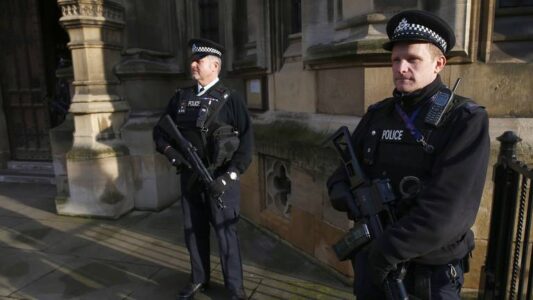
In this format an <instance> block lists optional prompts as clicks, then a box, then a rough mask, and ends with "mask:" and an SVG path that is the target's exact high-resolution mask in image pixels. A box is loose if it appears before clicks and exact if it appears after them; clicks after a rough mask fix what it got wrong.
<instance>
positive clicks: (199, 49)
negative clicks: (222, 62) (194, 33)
mask: <svg viewBox="0 0 533 300" xmlns="http://www.w3.org/2000/svg"><path fill="white" fill-rule="evenodd" d="M198 52H201V53H213V54H216V55H218V56H222V52H220V51H218V50H217V49H215V48H211V47H193V48H192V53H193V54H195V53H198Z"/></svg>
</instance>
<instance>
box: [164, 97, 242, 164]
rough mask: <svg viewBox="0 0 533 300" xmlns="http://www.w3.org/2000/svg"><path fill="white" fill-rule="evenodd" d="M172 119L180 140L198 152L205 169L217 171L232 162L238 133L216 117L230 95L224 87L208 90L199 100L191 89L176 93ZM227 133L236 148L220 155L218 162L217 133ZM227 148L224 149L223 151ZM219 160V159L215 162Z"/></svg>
mask: <svg viewBox="0 0 533 300" xmlns="http://www.w3.org/2000/svg"><path fill="white" fill-rule="evenodd" d="M175 97H176V103H177V107H176V108H175V111H174V115H173V116H172V118H173V119H174V122H175V123H176V125H177V126H178V128H179V129H180V131H181V133H182V134H183V136H184V137H185V138H186V139H187V140H188V141H189V142H191V143H192V144H193V146H194V147H195V148H196V149H197V151H198V155H199V156H200V157H201V158H202V159H203V160H204V163H206V165H208V166H212V165H214V166H215V167H219V166H220V165H221V164H222V163H223V162H221V161H225V160H228V159H229V158H231V155H232V154H233V152H234V151H235V150H236V149H237V146H238V138H237V132H236V131H234V130H233V127H232V126H231V125H228V124H225V123H222V122H220V121H218V120H217V118H216V116H217V114H218V112H219V111H220V109H221V108H222V106H223V105H224V104H225V103H226V101H227V99H228V97H229V91H228V90H227V89H226V88H224V87H214V88H211V89H210V90H209V91H208V92H207V93H205V94H204V95H202V96H196V94H195V93H194V89H193V88H189V89H184V90H178V92H177V93H176V96H175ZM221 131H224V132H226V131H229V132H230V133H231V135H232V136H233V137H234V138H235V139H236V140H237V145H236V146H235V147H233V148H231V147H230V148H231V149H228V150H229V152H231V153H223V155H222V156H224V157H223V158H219V157H220V156H221V154H220V153H219V152H220V151H218V150H219V148H220V145H219V143H220V135H221V134H220V132H221ZM226 148H227V147H226ZM217 158H218V159H217Z"/></svg>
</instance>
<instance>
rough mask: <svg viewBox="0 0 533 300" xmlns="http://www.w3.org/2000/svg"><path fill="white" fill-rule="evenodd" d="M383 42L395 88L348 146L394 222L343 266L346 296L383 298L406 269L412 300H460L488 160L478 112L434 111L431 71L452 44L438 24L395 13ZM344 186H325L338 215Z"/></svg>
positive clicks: (436, 90) (422, 14) (469, 106)
mask: <svg viewBox="0 0 533 300" xmlns="http://www.w3.org/2000/svg"><path fill="white" fill-rule="evenodd" d="M387 35H388V37H389V41H388V42H387V43H385V44H384V46H383V47H384V49H386V50H388V51H392V54H391V60H392V73H393V81H394V85H395V89H394V91H393V95H392V97H391V98H387V99H385V100H383V101H381V102H378V103H377V104H375V105H372V106H371V107H369V108H368V111H367V113H366V114H365V115H364V116H363V118H362V119H361V121H360V123H359V124H358V126H357V127H356V129H355V131H354V132H353V135H352V140H353V145H354V147H355V151H356V155H357V157H358V160H359V161H360V163H361V166H362V169H363V171H364V172H365V174H366V175H367V176H368V177H369V178H370V179H389V180H390V182H391V185H392V187H393V190H394V192H395V194H396V197H397V199H398V202H397V205H396V207H395V212H396V215H397V216H398V219H397V221H396V222H395V223H394V224H392V225H390V226H388V227H387V228H386V229H385V231H384V233H383V234H382V235H381V236H379V237H377V238H376V239H375V240H373V241H372V242H371V243H370V244H369V246H367V247H366V248H364V250H362V251H360V252H359V253H357V254H356V255H355V256H354V257H353V258H352V264H353V266H354V271H355V282H354V292H355V294H356V296H357V299H383V298H384V297H385V295H384V293H383V289H382V287H383V283H384V281H385V279H386V278H387V276H388V275H389V273H390V272H391V271H393V270H395V269H396V267H397V266H399V264H401V263H402V264H403V263H405V265H406V266H407V267H406V270H407V272H406V277H405V279H404V283H405V287H406V289H407V292H408V294H410V295H411V296H415V297H416V298H420V299H460V295H459V294H460V291H461V287H462V284H463V274H464V273H465V272H467V271H468V270H467V268H468V264H467V258H468V256H469V253H470V252H471V251H472V249H473V247H474V236H473V232H472V231H471V230H470V227H471V226H472V225H473V224H474V221H475V218H476V214H477V211H478V208H479V203H480V199H481V194H482V192H483V185H484V182H485V175H486V169H487V162H488V157H489V135H488V117H487V113H486V111H485V109H484V108H483V107H481V106H479V105H477V104H476V103H475V102H473V101H472V100H470V99H467V98H464V97H461V96H458V95H455V98H454V99H455V101H454V102H452V104H451V107H450V108H449V109H448V110H445V111H444V112H442V111H441V110H440V108H442V107H443V104H445V103H446V100H447V99H448V97H447V96H446V95H449V94H450V90H449V89H447V87H446V86H445V85H444V84H443V83H442V81H441V78H440V76H439V72H441V71H442V70H443V68H444V66H445V65H446V57H445V54H446V53H448V52H449V51H450V50H451V49H452V48H453V46H454V44H455V37H454V33H453V31H452V29H451V28H450V27H449V25H448V24H447V23H446V22H445V21H444V20H442V19H441V18H439V17H438V16H436V15H433V14H431V13H429V12H426V11H419V10H410V11H403V12H400V13H398V14H397V15H395V16H393V17H392V18H391V19H390V20H389V22H388V23H387ZM437 121H439V122H437ZM348 184H349V183H348V182H347V175H346V172H345V171H344V168H339V169H338V170H337V171H336V172H335V173H334V174H333V175H332V176H331V177H330V178H329V180H328V189H329V192H330V199H331V201H332V205H333V206H334V207H335V208H336V209H338V210H343V211H347V206H346V201H352V200H351V194H350V193H349V192H347V189H348Z"/></svg>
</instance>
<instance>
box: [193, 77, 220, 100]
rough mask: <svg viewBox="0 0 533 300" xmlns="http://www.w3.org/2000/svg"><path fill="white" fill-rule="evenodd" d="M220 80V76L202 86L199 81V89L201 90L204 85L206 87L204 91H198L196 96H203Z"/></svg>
mask: <svg viewBox="0 0 533 300" xmlns="http://www.w3.org/2000/svg"><path fill="white" fill-rule="evenodd" d="M218 81H219V79H218V77H217V78H215V79H214V80H213V81H211V82H210V83H209V84H208V85H206V86H202V85H201V84H199V83H197V84H198V89H197V91H199V90H200V89H201V88H202V87H203V88H204V90H203V91H201V92H200V93H198V94H197V95H196V96H202V95H203V94H205V92H206V91H207V90H208V89H210V88H211V87H212V86H214V85H215V84H216V83H217V82H218Z"/></svg>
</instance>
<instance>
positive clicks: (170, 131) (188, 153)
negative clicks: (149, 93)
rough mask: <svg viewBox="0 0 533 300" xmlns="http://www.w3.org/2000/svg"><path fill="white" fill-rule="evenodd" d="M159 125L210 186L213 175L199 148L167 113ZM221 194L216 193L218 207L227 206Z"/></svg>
mask: <svg viewBox="0 0 533 300" xmlns="http://www.w3.org/2000/svg"><path fill="white" fill-rule="evenodd" d="M157 125H158V126H159V128H161V129H162V130H163V131H164V132H165V133H166V134H167V135H168V136H169V137H170V138H171V139H172V140H173V141H174V143H175V144H176V145H177V146H178V148H179V149H177V150H178V151H179V152H180V153H181V154H182V155H183V156H184V157H185V159H186V160H187V162H188V163H189V165H190V167H191V169H192V170H193V171H194V172H195V173H196V174H198V176H199V177H200V179H201V180H202V181H203V182H204V183H205V184H206V186H209V185H210V184H211V183H212V182H213V176H211V173H210V172H209V170H208V169H207V168H206V167H205V165H204V163H203V162H202V159H201V158H200V157H199V156H198V153H196V151H197V149H196V148H195V147H194V146H193V145H192V144H191V142H189V141H188V140H187V139H186V138H185V137H184V136H183V135H182V134H181V132H180V131H179V129H178V127H177V126H176V124H174V121H172V119H171V118H170V116H169V115H165V116H164V117H163V118H162V119H161V120H159V122H158V124H157ZM221 196H222V195H214V198H216V199H217V207H218V208H224V207H225V205H224V202H223V201H222V198H221Z"/></svg>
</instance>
